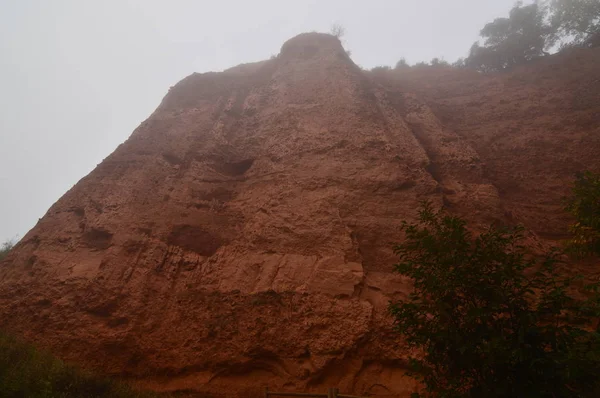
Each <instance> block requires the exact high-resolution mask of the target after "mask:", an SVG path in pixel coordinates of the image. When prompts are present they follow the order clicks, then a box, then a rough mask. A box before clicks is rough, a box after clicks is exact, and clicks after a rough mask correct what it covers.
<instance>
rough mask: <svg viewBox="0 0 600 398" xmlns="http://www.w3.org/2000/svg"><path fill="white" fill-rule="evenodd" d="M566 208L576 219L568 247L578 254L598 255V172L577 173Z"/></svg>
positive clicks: (599, 221)
mask: <svg viewBox="0 0 600 398" xmlns="http://www.w3.org/2000/svg"><path fill="white" fill-rule="evenodd" d="M566 209H567V211H569V212H570V213H571V214H572V215H573V216H575V219H576V222H575V224H573V225H571V232H572V233H573V238H572V239H571V240H570V241H569V244H568V247H569V249H570V250H571V251H572V252H574V253H575V254H577V255H580V256H584V255H588V254H598V255H600V174H596V173H592V172H591V171H586V172H585V173H582V174H579V175H577V179H576V181H575V185H574V186H573V194H572V196H571V198H569V200H568V201H567V206H566Z"/></svg>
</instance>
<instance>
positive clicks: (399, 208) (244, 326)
mask: <svg viewBox="0 0 600 398" xmlns="http://www.w3.org/2000/svg"><path fill="white" fill-rule="evenodd" d="M599 61H600V52H599V51H598V50H585V51H584V50H582V51H579V52H574V53H571V54H564V55H559V56H554V57H550V58H549V59H545V60H543V61H541V62H539V63H537V64H531V65H527V66H526V67H523V68H520V69H518V70H516V71H514V72H512V73H509V74H503V75H498V76H492V77H486V76H481V75H477V74H474V73H470V72H466V71H457V70H439V69H428V70H416V71H415V70H413V71H408V72H402V71H390V72H386V73H384V74H372V73H366V72H364V71H362V70H361V69H360V68H358V67H357V66H356V65H355V64H353V63H352V61H351V60H350V59H349V58H348V56H347V54H346V52H345V51H344V50H343V48H342V46H341V45H340V43H339V41H338V40H337V39H336V38H334V37H332V36H329V35H323V34H316V33H310V34H303V35H300V36H297V37H295V38H293V39H291V40H289V41H288V42H286V43H285V44H284V45H283V47H282V49H281V53H280V54H279V55H278V57H276V58H274V59H271V60H269V61H264V62H260V63H256V64H247V65H241V66H238V67H235V68H232V69H229V70H227V71H225V72H222V73H205V74H193V75H191V76H189V77H187V78H185V79H184V80H183V81H181V82H180V83H178V84H177V85H176V86H174V87H173V88H172V89H171V90H170V92H169V93H168V94H167V96H166V97H165V99H164V100H163V102H162V103H161V105H160V106H159V107H158V109H157V110H156V111H155V112H154V113H153V114H152V115H151V116H150V117H149V118H148V120H146V121H145V122H143V123H142V124H141V125H140V126H139V127H138V128H137V129H136V130H135V131H134V133H133V134H132V136H131V137H130V138H129V139H128V140H127V141H126V142H125V143H124V144H122V145H121V146H120V147H119V148H117V150H116V151H115V152H114V153H113V154H111V155H110V156H109V157H108V158H106V159H105V160H104V161H103V162H102V163H101V164H100V165H99V166H98V167H97V168H96V169H95V170H94V171H93V172H92V173H90V174H89V175H88V176H87V177H85V178H83V179H82V180H81V181H80V182H79V183H78V184H77V185H75V186H74V187H73V188H72V189H71V190H70V191H69V192H67V193H66V194H65V195H64V196H63V197H62V198H61V199H60V200H59V201H58V202H57V203H56V204H55V205H54V206H52V207H51V208H50V210H49V211H48V213H47V214H46V215H45V216H44V217H43V218H42V219H41V220H40V221H39V223H38V224H37V225H36V226H35V227H34V228H33V229H32V230H31V231H30V232H29V233H28V234H27V235H26V236H25V237H24V238H23V239H22V241H21V242H20V243H19V244H18V245H17V247H16V248H15V249H14V250H13V252H12V253H11V254H10V255H9V256H8V258H7V259H6V260H5V261H4V262H3V263H2V264H1V265H0V328H4V329H8V330H11V331H13V332H15V333H19V334H21V335H24V336H26V337H27V338H28V339H30V340H32V341H35V342H37V343H39V344H41V345H44V346H47V347H50V348H51V349H52V350H53V351H54V352H56V353H57V354H59V355H60V356H62V357H64V358H66V359H68V360H73V361H76V362H78V363H81V364H83V365H85V366H88V367H92V368H95V369H98V370H101V371H104V372H107V373H111V374H117V375H122V376H123V375H124V376H126V377H129V378H131V379H135V380H137V381H138V382H139V383H140V384H142V385H144V386H146V387H151V388H154V389H157V390H190V391H200V392H207V393H213V394H223V395H225V396H236V395H237V394H243V393H246V394H254V393H256V392H257V391H259V390H260V388H262V387H263V386H266V385H268V386H269V387H270V388H272V389H281V388H286V389H290V390H295V391H299V390H318V391H323V389H324V388H326V387H331V386H338V387H339V388H340V389H341V390H342V391H344V392H352V393H357V394H392V395H398V396H407V395H408V394H409V393H410V392H411V391H412V388H413V382H412V381H411V379H409V378H407V377H403V374H404V371H405V365H406V362H405V359H406V357H407V356H408V354H410V353H409V352H408V351H407V349H406V348H405V347H403V346H402V344H401V343H400V342H399V341H398V339H397V336H395V335H394V334H393V333H392V332H391V331H390V320H389V318H388V317H387V315H386V306H387V302H388V300H389V299H390V298H394V297H396V298H398V297H402V296H403V295H405V294H407V292H408V291H409V289H410V284H409V283H408V281H406V280H403V279H402V278H400V277H398V276H397V275H394V274H392V273H391V270H392V264H393V262H394V256H393V253H392V244H393V242H395V241H398V240H400V239H401V236H402V235H401V233H400V230H399V227H400V225H401V222H402V220H404V219H413V218H414V217H415V216H416V209H417V208H418V206H419V202H420V201H422V200H430V201H433V202H434V203H435V204H436V205H439V206H442V205H443V206H445V207H446V208H447V209H448V210H449V211H452V212H456V213H458V214H460V215H463V216H465V217H467V219H468V220H469V221H471V222H472V225H473V227H474V228H478V227H480V226H482V225H485V224H489V223H490V222H492V223H499V224H516V223H524V224H525V225H526V226H527V227H528V228H530V229H531V231H532V233H531V236H530V238H529V242H530V243H531V245H532V246H533V247H539V248H543V247H546V246H547V245H548V244H550V243H553V241H555V240H556V239H560V238H562V237H564V232H565V230H566V225H567V223H568V221H569V219H568V218H567V217H566V215H565V214H564V213H563V212H562V211H561V207H560V205H561V202H560V200H561V197H562V196H563V195H564V194H565V193H566V192H567V190H568V184H569V183H570V181H572V178H573V173H574V172H575V171H578V170H581V169H596V170H598V169H599V168H600V156H599V154H600V127H599V126H600V120H599V118H600V116H599V115H600V97H599V96H600V68H598V67H597V66H598V65H599V64H600V62H599ZM589 267H590V269H589V270H587V271H588V272H596V271H593V270H592V267H591V266H589Z"/></svg>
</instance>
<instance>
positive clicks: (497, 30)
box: [465, 3, 551, 72]
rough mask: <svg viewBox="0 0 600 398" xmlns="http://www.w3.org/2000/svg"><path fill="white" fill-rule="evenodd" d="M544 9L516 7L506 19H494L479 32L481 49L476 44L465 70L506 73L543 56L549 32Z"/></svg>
mask: <svg viewBox="0 0 600 398" xmlns="http://www.w3.org/2000/svg"><path fill="white" fill-rule="evenodd" d="M544 19H545V13H544V9H543V8H542V7H540V6H538V4H536V3H534V4H531V5H528V6H523V5H522V4H521V3H518V4H517V5H516V6H515V7H514V8H513V9H512V10H511V11H510V14H509V17H508V18H497V19H495V20H494V21H493V22H490V23H488V24H487V25H485V26H484V28H483V29H482V30H481V32H480V35H481V37H482V38H483V39H484V43H483V46H481V45H479V43H475V44H474V45H473V46H472V47H471V50H470V53H469V57H468V58H467V59H466V61H465V62H466V64H467V66H469V67H471V68H474V69H477V70H480V71H482V72H493V71H500V70H504V69H509V68H511V67H513V66H515V65H518V64H522V63H524V62H527V61H530V60H532V59H534V58H537V57H540V56H543V55H545V54H546V52H545V51H544V49H545V47H546V39H547V38H548V37H549V35H550V34H551V28H550V27H549V26H548V25H547V24H546V23H545V22H544Z"/></svg>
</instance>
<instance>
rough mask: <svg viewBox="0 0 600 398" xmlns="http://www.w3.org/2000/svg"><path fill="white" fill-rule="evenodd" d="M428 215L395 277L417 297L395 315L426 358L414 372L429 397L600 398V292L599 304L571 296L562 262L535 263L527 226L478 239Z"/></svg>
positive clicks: (409, 240)
mask: <svg viewBox="0 0 600 398" xmlns="http://www.w3.org/2000/svg"><path fill="white" fill-rule="evenodd" d="M419 216H420V217H419V222H418V223H416V224H407V223H405V224H404V231H405V233H406V239H405V241H404V242H403V243H401V244H399V245H397V246H396V247H395V252H396V254H397V255H398V256H399V260H400V262H399V263H398V264H396V265H395V269H396V271H397V272H399V273H400V274H402V275H404V276H407V277H410V278H411V279H412V280H413V282H414V290H413V292H412V293H411V294H410V295H409V296H408V298H407V299H405V300H400V301H398V302H395V303H392V304H390V311H391V313H392V315H393V316H394V318H395V327H396V329H397V331H398V332H400V333H402V334H403V335H404V337H405V340H406V342H407V344H408V345H409V346H411V347H413V348H418V349H421V350H422V356H421V357H420V358H418V359H416V358H412V359H411V360H410V364H411V368H412V375H413V376H414V377H416V378H418V379H420V380H421V381H422V382H423V383H424V385H425V387H426V389H427V390H428V392H429V393H430V394H431V395H432V396H438V397H585V396H598V395H597V394H598V393H599V392H600V391H599V390H598V383H599V381H598V377H597V375H598V374H599V372H600V333H599V331H598V329H594V328H592V326H594V327H597V325H591V323H592V320H594V321H597V317H598V316H599V315H600V310H599V309H600V294H599V293H598V285H597V284H596V285H590V286H588V290H589V291H588V294H589V295H590V298H587V299H576V298H574V297H573V296H571V295H570V294H569V292H570V290H571V289H570V286H571V283H572V282H573V280H574V279H572V278H564V277H561V276H560V275H559V274H558V272H557V271H556V268H555V265H556V263H557V262H558V259H557V255H556V254H555V253H550V254H548V255H547V256H546V258H544V259H543V260H536V259H535V258H533V257H531V256H529V255H528V254H527V253H526V251H525V249H524V248H523V247H522V246H521V245H520V244H519V242H520V241H521V239H522V232H521V231H522V229H520V228H516V229H515V230H512V231H500V230H496V229H492V228H490V229H488V230H487V231H485V232H484V233H482V234H480V235H478V236H476V237H473V236H472V235H471V233H469V232H468V230H467V227H466V222H465V221H464V220H463V219H461V218H459V217H455V216H450V215H445V214H443V213H441V212H435V211H434V210H432V207H431V205H430V204H428V203H425V204H424V205H423V208H422V209H421V211H420V213H419ZM594 317H596V318H594ZM414 396H418V394H414Z"/></svg>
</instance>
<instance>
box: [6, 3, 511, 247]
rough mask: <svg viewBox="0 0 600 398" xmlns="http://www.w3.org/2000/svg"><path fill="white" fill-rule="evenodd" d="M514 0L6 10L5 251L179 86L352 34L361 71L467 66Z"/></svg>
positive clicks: (13, 6)
mask: <svg viewBox="0 0 600 398" xmlns="http://www.w3.org/2000/svg"><path fill="white" fill-rule="evenodd" d="M513 3H514V0H454V1H450V0H369V1H354V0H303V1H301V0H293V1H292V0H290V1H286V0H252V1H248V0H237V1H234V0H229V1H227V0H221V1H215V0H211V1H203V0H196V1H193V0H0V51H1V52H0V242H3V241H4V240H5V239H8V238H12V237H15V236H16V235H18V236H19V237H23V235H24V234H25V233H26V232H27V231H28V230H29V229H30V228H31V227H33V225H34V224H35V223H36V222H37V220H38V218H41V217H42V216H43V215H44V213H45V212H46V210H47V209H48V208H49V207H50V206H51V205H52V204H53V203H54V202H55V201H56V200H58V198H59V197H60V196H61V195H62V194H64V193H65V192H66V191H67V190H68V189H69V188H71V187H72V186H73V185H74V184H75V183H77V181H78V180H79V179H81V178H82V177H84V176H85V175H86V174H88V173H89V172H90V171H91V170H93V168H94V167H96V165H97V164H98V163H100V162H101V161H102V159H104V158H105V157H106V156H108V155H109V154H110V153H111V152H112V151H113V150H114V149H115V148H116V147H117V146H118V145H119V144H120V143H122V142H123V141H125V140H126V139H127V137H129V135H130V134H131V132H132V131H133V129H134V128H136V127H137V125H138V124H139V123H140V122H142V121H143V120H144V119H145V118H147V117H148V116H149V115H150V113H151V112H152V111H153V110H154V109H155V108H156V107H157V106H158V104H159V102H160V101H161V99H162V97H163V96H164V95H165V94H166V93H167V90H168V89H169V87H170V86H173V85H174V84H175V83H176V82H177V81H179V80H181V79H182V78H183V77H185V76H187V75H189V74H191V73H192V72H206V71H219V70H223V69H226V68H228V67H231V66H235V65H237V64H240V63H245V62H252V61H258V60H262V59H267V58H269V57H270V56H271V55H274V54H277V53H278V52H279V49H280V47H281V45H282V44H283V42H284V41H286V40H287V39H289V38H291V37H293V36H295V35H296V34H299V33H302V32H307V31H323V32H327V31H329V29H330V27H331V25H332V24H334V23H339V24H341V25H343V26H344V27H345V29H346V35H345V37H344V38H343V42H344V46H345V48H346V49H348V50H351V52H352V59H353V60H354V62H355V63H357V64H358V65H361V66H363V67H365V68H372V67H374V66H377V65H390V66H393V65H394V64H395V63H396V62H397V61H398V60H399V59H400V58H402V57H404V58H406V59H407V61H408V62H409V63H411V64H413V63H416V62H418V61H428V60H431V59H432V58H434V57H439V58H444V59H446V60H448V61H451V62H453V61H455V60H456V59H457V58H458V57H461V56H465V55H466V53H467V52H468V50H469V47H470V46H471V44H472V43H473V42H474V41H475V40H477V38H478V32H479V30H480V29H481V28H482V27H483V25H484V24H485V23H486V22H489V21H491V20H493V19H494V18H496V17H504V16H506V15H507V14H508V11H509V9H510V8H511V7H512V6H513Z"/></svg>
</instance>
